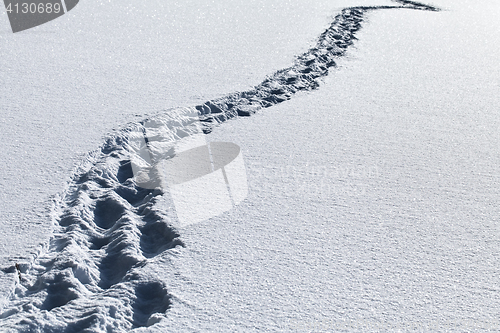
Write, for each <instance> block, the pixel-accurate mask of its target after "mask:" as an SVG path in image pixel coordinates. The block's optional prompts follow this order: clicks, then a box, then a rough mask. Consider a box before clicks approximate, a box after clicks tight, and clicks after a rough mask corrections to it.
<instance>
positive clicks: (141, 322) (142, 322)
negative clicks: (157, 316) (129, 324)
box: [133, 282, 170, 327]
mask: <svg viewBox="0 0 500 333" xmlns="http://www.w3.org/2000/svg"><path fill="white" fill-rule="evenodd" d="M135 295H136V300H135V303H134V305H133V311H134V316H133V321H134V326H136V327H140V326H146V325H147V323H148V319H149V318H150V317H151V315H152V314H153V313H164V312H165V311H167V310H168V308H169V306H170V297H169V295H168V292H167V289H166V288H165V286H164V285H163V284H161V283H160V282H147V283H141V284H139V285H138V286H137V287H136V288H135Z"/></svg>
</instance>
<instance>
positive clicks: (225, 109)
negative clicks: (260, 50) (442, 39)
mask: <svg viewBox="0 0 500 333" xmlns="http://www.w3.org/2000/svg"><path fill="white" fill-rule="evenodd" d="M393 1H395V2H398V3H401V4H402V5H400V6H374V7H350V8H345V9H343V10H342V12H341V13H340V14H339V15H337V16H336V17H335V19H334V21H333V22H332V24H331V25H330V27H329V28H328V29H327V30H326V31H325V32H323V33H322V34H321V35H320V37H319V38H318V41H317V43H316V45H315V46H314V47H312V48H311V49H309V50H308V51H307V52H306V53H304V54H302V55H300V56H299V57H298V58H297V60H296V62H295V65H293V66H292V67H289V68H285V69H282V70H280V71H278V72H276V73H274V74H273V75H271V76H269V77H268V78H266V79H265V80H264V81H263V82H262V83H261V84H259V85H258V86H256V87H255V88H253V89H251V90H248V91H244V92H236V93H233V94H230V95H227V96H224V97H221V98H217V99H214V100H211V101H207V102H206V103H204V104H203V105H198V106H196V108H197V109H198V111H199V112H200V115H201V116H200V118H201V120H202V121H203V122H204V123H205V128H204V131H205V133H209V132H210V131H211V129H212V127H213V126H215V125H217V124H219V123H222V122H225V121H227V120H228V119H231V118H234V117H237V116H250V115H251V114H253V113H255V112H257V111H258V110H260V109H262V108H267V107H270V106H273V105H275V104H278V103H281V102H284V101H286V100H289V99H290V98H291V97H292V95H293V94H295V93H296V92H298V91H303V90H313V89H316V88H317V87H318V86H319V84H318V81H317V79H318V78H320V77H323V76H326V75H328V68H330V67H334V66H336V64H335V59H336V58H339V57H342V56H344V55H345V53H346V51H347V48H348V47H349V46H350V45H352V44H353V42H354V40H356V37H355V36H354V34H355V33H356V32H357V31H358V30H359V29H361V23H362V22H363V16H364V15H365V14H366V13H367V12H369V11H372V10H378V9H394V8H410V9H417V10H427V11H439V9H438V8H435V7H432V6H428V5H423V4H419V3H417V2H413V1H406V0H393Z"/></svg>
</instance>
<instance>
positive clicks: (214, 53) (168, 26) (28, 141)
mask: <svg viewBox="0 0 500 333" xmlns="http://www.w3.org/2000/svg"><path fill="white" fill-rule="evenodd" d="M381 2H382V1H376V0H362V1H356V4H376V3H381ZM387 2H388V1H387ZM350 3H352V1H346V0H343V1H340V0H337V1H316V2H315V4H314V5H311V4H310V3H308V2H307V1H302V0H292V1H288V2H286V4H285V3H283V2H282V1H262V0H250V1H244V2H235V3H231V4H229V3H227V2H226V1H213V2H211V3H210V4H207V3H206V2H205V1H200V0H188V1H179V2H174V3H172V2H164V1H148V2H137V1H130V0H124V1H119V2H118V1H93V2H89V1H81V2H80V3H79V4H78V5H77V6H76V7H75V8H74V9H73V10H72V11H71V12H70V13H68V14H66V15H64V16H62V17H60V18H58V19H56V20H54V21H51V22H49V23H47V24H44V25H41V26H39V27H36V28H34V29H30V30H26V31H23V32H21V33H17V34H12V32H11V30H10V26H9V24H8V20H7V15H6V13H5V12H4V11H3V10H2V16H1V17H2V19H0V43H1V47H0V56H1V58H2V66H0V77H1V84H0V112H1V115H2V125H1V131H0V141H1V145H2V146H1V147H2V149H1V153H0V154H1V155H0V156H1V158H0V163H1V164H0V169H1V170H2V176H1V177H0V189H1V191H0V196H1V197H0V214H1V217H2V219H1V223H0V228H1V231H2V235H3V237H2V238H1V240H0V249H1V251H0V265H1V266H2V267H6V266H8V267H10V266H12V265H13V264H14V263H15V262H19V263H28V262H30V261H31V259H32V258H33V256H34V255H36V253H37V252H38V251H39V244H41V243H46V242H47V240H48V238H49V237H50V235H51V234H52V227H53V223H52V222H51V220H52V211H53V208H52V203H51V202H52V200H53V198H54V196H56V195H57V194H58V193H61V191H62V189H63V188H64V187H65V184H66V183H67V182H68V180H69V179H70V177H71V175H72V173H73V171H72V170H73V169H74V168H75V166H77V165H79V164H81V163H82V162H81V161H82V160H85V159H86V157H85V155H86V153H87V152H89V151H92V150H95V149H96V148H97V147H98V146H99V145H100V144H101V143H102V141H103V140H102V137H103V136H104V135H105V134H106V133H108V132H110V131H111V130H112V129H113V128H119V127H122V126H123V125H124V124H127V123H128V122H133V121H138V120H141V119H144V118H145V117H146V116H147V114H152V113H157V112H160V111H161V110H165V109H168V108H172V107H184V106H190V105H196V104H199V103H201V102H204V101H205V100H206V99H210V98H214V97H219V96H223V95H225V94H227V93H229V92H233V91H237V90H245V89H249V88H250V87H252V86H254V85H256V84H258V83H259V82H261V81H262V80H263V78H264V77H265V76H266V75H268V74H270V73H273V72H275V71H276V70H278V69H281V68H285V67H287V66H290V65H291V63H292V62H293V59H294V57H295V56H296V55H298V54H301V53H302V52H304V51H305V50H307V49H308V48H309V46H310V45H311V44H312V43H313V42H314V40H315V39H316V38H317V37H318V35H319V34H320V33H321V32H322V31H323V30H324V29H325V28H326V27H327V26H328V25H329V24H330V23H331V20H332V18H333V16H335V15H336V14H337V13H338V11H339V10H340V9H341V8H343V7H346V6H349V5H350ZM13 278H14V275H12V274H10V273H9V274H8V275H5V274H3V273H1V272H0V282H1V283H0V290H1V291H0V295H3V296H1V297H0V306H1V303H3V299H4V297H5V295H7V294H8V293H9V292H10V291H11V290H12V287H13V282H14V279H13Z"/></svg>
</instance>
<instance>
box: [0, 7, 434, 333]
mask: <svg viewBox="0 0 500 333" xmlns="http://www.w3.org/2000/svg"><path fill="white" fill-rule="evenodd" d="M394 1H396V2H398V3H401V5H398V6H378V7H351V8H346V9H343V10H342V12H341V13H340V14H339V15H337V16H336V17H335V19H334V21H333V23H332V24H331V26H330V27H329V28H328V29H327V30H326V31H325V32H323V33H322V34H321V35H320V37H319V39H318V41H317V43H316V45H315V46H314V47H312V48H311V49H310V50H309V51H307V52H306V53H304V54H302V55H300V56H299V57H298V58H297V60H296V62H295V64H294V65H293V66H292V67H289V68H286V69H283V70H280V71H278V72H276V73H274V74H273V75H271V76H269V77H268V78H266V79H265V80H264V81H263V82H262V83H261V84H259V85H258V86H256V87H255V88H253V89H251V90H248V91H244V92H236V93H233V94H230V95H227V96H225V97H222V98H218V99H214V100H211V101H207V102H206V103H204V104H202V105H198V106H195V107H193V108H186V109H189V110H191V111H193V112H195V113H198V114H199V118H200V120H201V121H202V122H203V123H204V126H205V127H204V129H203V130H204V132H205V133H208V132H210V131H211V129H212V128H213V126H216V125H217V124H219V123H222V122H224V121H226V120H228V119H231V118H235V117H238V116H249V115H251V114H253V113H255V112H256V111H258V110H259V109H262V108H267V107H270V106H272V105H275V104H278V103H281V102H283V101H286V100H288V99H290V98H291V97H292V96H293V95H294V94H295V93H296V92H298V91H307V90H312V89H316V88H317V87H318V85H319V83H318V79H319V78H320V77H323V76H325V75H327V74H328V69H329V68H330V67H334V66H335V59H336V58H338V57H341V56H343V55H345V53H346V49H347V48H348V47H349V46H350V45H352V44H353V41H354V40H355V39H356V38H355V36H354V34H355V33H356V32H357V31H358V30H359V29H360V28H361V23H362V22H363V16H364V15H365V14H366V13H367V12H369V11H371V10H377V9H385V8H387V9H389V8H391V9H392V8H411V9H418V10H432V11H437V10H438V9H437V8H434V7H431V6H427V5H422V4H419V3H416V2H413V1H405V0H394ZM172 114H173V116H172ZM172 114H169V115H168V116H167V115H165V114H160V115H157V116H155V117H153V118H152V119H153V120H154V121H160V122H161V121H162V119H164V118H165V117H169V120H172V117H174V118H175V117H176V116H175V114H176V113H175V112H173V113H172ZM179 114H181V113H177V115H179ZM174 120H175V119H174ZM148 121H151V119H146V120H144V121H143V122H140V123H134V124H129V125H127V126H126V127H125V128H123V129H121V130H118V131H116V132H115V133H112V134H111V135H109V137H108V138H107V140H106V142H105V143H104V144H103V145H102V146H101V148H100V149H98V150H97V151H95V152H92V153H90V154H89V155H88V157H87V159H86V160H85V161H84V162H83V164H82V165H81V166H80V167H79V168H78V169H77V170H76V171H75V172H74V175H73V177H72V180H71V181H70V182H69V183H68V185H67V188H66V190H65V191H64V192H63V193H62V194H61V195H60V196H59V198H58V199H57V200H55V202H54V223H55V225H56V227H55V232H54V235H53V236H52V237H51V239H50V240H49V242H48V243H47V244H46V246H45V247H44V248H43V249H42V250H41V251H40V253H39V254H38V256H37V258H35V259H34V260H33V262H32V263H31V264H21V266H20V267H21V272H20V273H21V276H22V279H21V280H19V279H18V278H17V273H16V268H15V267H14V266H12V267H7V268H4V269H3V271H4V272H6V273H11V274H13V275H14V276H16V280H17V282H16V286H15V288H14V291H13V292H12V294H11V296H10V299H9V303H8V305H7V307H6V309H5V310H3V312H2V313H0V323H1V326H2V328H3V329H5V330H7V331H8V332H11V331H12V332H19V331H27V332H68V333H69V332H82V331H87V332H128V331H130V330H132V329H134V328H139V327H145V326H146V327H147V326H151V325H154V324H155V323H157V322H159V321H160V320H161V319H162V318H163V316H164V315H165V312H166V311H167V310H168V308H169V306H170V302H171V298H172V296H171V295H170V294H169V293H168V290H167V287H166V285H165V284H164V282H162V281H159V280H158V279H157V278H156V277H155V275H154V274H152V273H148V269H145V268H147V267H148V265H150V264H151V263H153V262H155V260H157V259H159V258H160V257H161V254H163V253H164V252H169V251H170V252H172V251H175V248H176V247H179V246H180V247H182V246H184V244H183V243H182V241H181V239H180V235H179V233H178V231H177V230H176V228H175V226H174V224H173V221H172V220H171V219H170V218H169V217H168V214H167V212H165V211H162V210H161V209H160V208H159V207H158V206H159V205H157V202H158V200H160V199H161V197H162V195H163V192H162V190H161V189H160V188H157V189H145V188H141V187H140V186H138V184H137V181H136V179H135V178H134V173H133V170H132V169H133V165H132V162H131V152H132V151H134V149H137V147H132V146H133V144H134V142H136V140H135V141H134V138H135V139H136V137H134V136H137V135H138V134H137V133H139V134H140V133H145V130H146V129H145V124H146V123H147V122H148ZM177 121H178V122H179V123H180V124H182V123H183V119H180V118H179V119H177ZM184 121H185V119H184ZM179 132H182V133H176V130H175V128H174V129H171V132H169V133H167V134H163V135H165V136H166V137H168V138H166V140H165V141H167V142H171V143H172V144H175V140H176V138H177V137H179V136H185V135H186V128H182V129H180V130H179ZM141 135H142V134H141Z"/></svg>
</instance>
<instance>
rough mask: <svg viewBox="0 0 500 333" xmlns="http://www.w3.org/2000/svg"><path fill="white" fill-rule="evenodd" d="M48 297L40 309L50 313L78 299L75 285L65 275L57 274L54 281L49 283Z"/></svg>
mask: <svg viewBox="0 0 500 333" xmlns="http://www.w3.org/2000/svg"><path fill="white" fill-rule="evenodd" d="M46 284H47V297H46V298H45V301H44V302H43V303H42V306H41V307H40V309H42V310H47V311H50V310H52V309H54V308H57V307H59V306H63V305H65V304H67V303H68V302H69V301H71V300H74V299H76V298H78V295H77V293H76V292H75V291H73V290H72V288H74V287H75V286H74V284H73V283H71V281H69V280H68V278H67V276H65V275H64V274H61V273H60V274H57V275H56V276H55V277H54V278H53V279H52V280H50V281H47V282H46Z"/></svg>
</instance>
